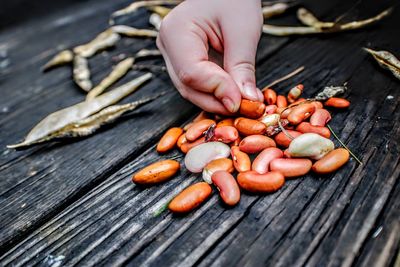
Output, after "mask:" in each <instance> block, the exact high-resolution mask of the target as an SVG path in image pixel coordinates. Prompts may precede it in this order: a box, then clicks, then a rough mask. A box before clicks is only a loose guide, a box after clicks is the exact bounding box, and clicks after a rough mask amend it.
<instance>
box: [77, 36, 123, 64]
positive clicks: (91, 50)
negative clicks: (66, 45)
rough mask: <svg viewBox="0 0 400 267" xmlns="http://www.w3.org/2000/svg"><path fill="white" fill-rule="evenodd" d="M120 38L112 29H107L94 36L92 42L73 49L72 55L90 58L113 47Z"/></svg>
mask: <svg viewBox="0 0 400 267" xmlns="http://www.w3.org/2000/svg"><path fill="white" fill-rule="evenodd" d="M120 39H121V37H120V36H119V35H118V33H116V32H114V31H113V30H112V29H107V30H105V31H104V32H102V33H100V34H99V35H97V36H96V38H94V39H93V40H92V41H90V42H89V43H86V44H84V45H80V46H77V47H75V48H74V53H75V54H77V55H80V56H82V57H86V58H88V57H91V56H93V55H94V54H96V53H97V52H99V51H102V50H104V49H107V48H109V47H112V46H114V45H115V44H116V43H117V42H118V41H119V40H120Z"/></svg>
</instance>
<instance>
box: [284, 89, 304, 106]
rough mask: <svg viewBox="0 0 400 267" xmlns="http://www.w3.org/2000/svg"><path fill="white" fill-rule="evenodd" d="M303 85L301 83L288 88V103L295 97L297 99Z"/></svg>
mask: <svg viewBox="0 0 400 267" xmlns="http://www.w3.org/2000/svg"><path fill="white" fill-rule="evenodd" d="M303 90H304V86H303V85H302V84H299V85H296V86H295V87H293V88H292V89H290V91H289V94H288V97H287V98H288V101H289V103H293V102H294V101H295V100H296V99H298V98H299V97H300V95H301V93H303Z"/></svg>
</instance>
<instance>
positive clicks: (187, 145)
mask: <svg viewBox="0 0 400 267" xmlns="http://www.w3.org/2000/svg"><path fill="white" fill-rule="evenodd" d="M185 138H186V137H185ZM205 142H206V138H205V137H204V136H203V137H202V138H199V139H197V140H196V141H194V142H185V143H183V144H182V145H181V151H182V152H183V153H185V154H186V153H187V152H188V151H189V150H190V149H192V148H194V147H195V146H198V145H200V144H203V143H205Z"/></svg>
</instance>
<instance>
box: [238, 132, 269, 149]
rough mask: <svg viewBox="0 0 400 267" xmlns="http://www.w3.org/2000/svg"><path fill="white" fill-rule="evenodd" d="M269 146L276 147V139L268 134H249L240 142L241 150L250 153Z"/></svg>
mask: <svg viewBox="0 0 400 267" xmlns="http://www.w3.org/2000/svg"><path fill="white" fill-rule="evenodd" d="M267 147H276V144H275V141H274V140H273V139H272V138H269V137H268V136H265V135H259V134H256V135H250V136H247V137H245V138H243V140H242V141H241V142H240V144H239V148H240V151H243V152H246V153H249V154H254V153H258V152H260V151H261V150H263V149H265V148H267Z"/></svg>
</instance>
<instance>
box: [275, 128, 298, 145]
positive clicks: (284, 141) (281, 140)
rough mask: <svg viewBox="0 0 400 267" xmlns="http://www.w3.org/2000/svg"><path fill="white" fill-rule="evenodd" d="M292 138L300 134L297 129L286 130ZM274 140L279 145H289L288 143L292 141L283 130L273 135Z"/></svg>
mask: <svg viewBox="0 0 400 267" xmlns="http://www.w3.org/2000/svg"><path fill="white" fill-rule="evenodd" d="M286 132H288V133H289V134H290V135H291V136H292V137H293V138H296V137H297V136H300V135H301V133H300V132H298V131H293V130H286ZM275 142H276V144H277V145H279V146H281V147H289V145H290V143H291V142H292V139H290V138H289V137H288V136H286V134H285V133H284V132H280V133H278V134H277V135H276V136H275Z"/></svg>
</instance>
